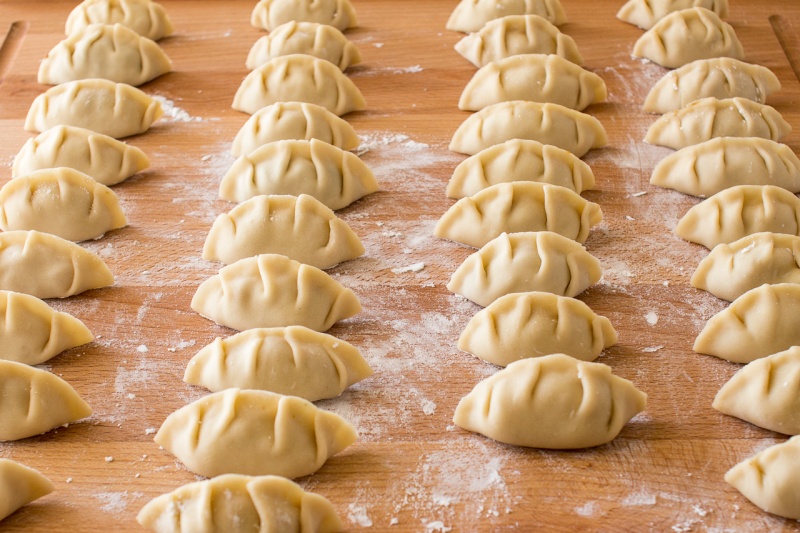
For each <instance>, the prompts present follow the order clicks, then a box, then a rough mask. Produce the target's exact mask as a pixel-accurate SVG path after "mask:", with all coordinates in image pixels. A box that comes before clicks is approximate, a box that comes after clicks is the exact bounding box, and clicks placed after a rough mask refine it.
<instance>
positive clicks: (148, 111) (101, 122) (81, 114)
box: [25, 79, 164, 139]
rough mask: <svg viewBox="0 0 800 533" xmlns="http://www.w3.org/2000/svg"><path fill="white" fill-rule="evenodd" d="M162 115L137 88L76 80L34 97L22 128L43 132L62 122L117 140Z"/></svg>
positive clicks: (135, 132)
mask: <svg viewBox="0 0 800 533" xmlns="http://www.w3.org/2000/svg"><path fill="white" fill-rule="evenodd" d="M87 109H91V110H92V112H91V113H87V112H86V110H87ZM163 114H164V110H163V109H162V108H161V104H160V103H158V101H157V100H154V99H152V98H150V97H149V96H147V95H146V94H145V93H143V92H142V91H140V90H139V89H137V88H136V87H131V86H130V85H125V84H124V83H114V82H113V81H108V80H100V79H94V80H79V81H73V82H70V83H64V84H62V85H59V86H57V87H52V88H50V89H48V90H47V92H45V93H43V94H40V95H39V96H37V97H36V99H35V100H34V101H33V104H32V105H31V108H30V110H29V111H28V116H27V118H26V119H25V129H26V130H28V131H38V132H43V131H45V130H48V129H50V128H52V127H54V126H58V125H61V124H63V125H66V126H77V127H79V128H86V129H87V130H92V131H96V132H97V133H102V134H104V135H109V136H111V137H114V138H116V139H119V138H122V137H127V136H129V135H136V134H138V133H144V132H146V131H147V130H148V129H149V128H150V125H151V124H153V122H155V121H156V120H158V119H159V118H161V116H162V115H163Z"/></svg>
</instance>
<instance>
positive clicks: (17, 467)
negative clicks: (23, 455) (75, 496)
mask: <svg viewBox="0 0 800 533" xmlns="http://www.w3.org/2000/svg"><path fill="white" fill-rule="evenodd" d="M53 490H55V488H54V487H53V484H52V483H51V482H50V480H49V479H47V478H46V477H44V476H43V475H42V474H40V473H39V471H38V470H34V469H33V468H29V467H27V466H25V465H21V464H19V463H16V462H14V461H11V460H9V459H2V458H0V520H2V519H4V518H5V517H7V516H9V515H10V514H11V513H13V512H14V511H16V510H17V509H19V508H20V507H22V506H24V505H28V504H29V503H31V502H32V501H34V500H38V499H39V498H41V497H42V496H47V495H48V494H50V493H51V492H53Z"/></svg>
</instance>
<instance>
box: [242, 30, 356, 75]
mask: <svg viewBox="0 0 800 533" xmlns="http://www.w3.org/2000/svg"><path fill="white" fill-rule="evenodd" d="M291 54H306V55H310V56H314V57H316V58H318V59H324V60H325V61H329V62H331V63H333V64H334V65H336V66H337V67H339V69H341V70H346V69H347V67H349V66H351V65H355V64H357V63H361V52H359V51H358V47H357V46H356V45H354V44H353V43H351V42H350V41H348V40H347V37H345V36H344V34H343V33H342V32H340V31H339V30H337V29H336V28H334V27H333V26H328V25H326V24H317V23H316V22H295V21H291V22H287V23H286V24H281V25H280V26H278V27H277V28H275V29H274V30H272V31H271V32H270V33H269V35H265V36H263V37H261V38H260V39H259V40H258V41H256V43H255V44H254V45H253V47H252V48H251V49H250V53H249V54H248V55H247V62H246V65H247V68H249V69H250V70H252V69H254V68H258V67H260V66H261V65H263V64H265V63H267V62H268V61H269V60H270V59H272V58H275V57H280V56H288V55H291Z"/></svg>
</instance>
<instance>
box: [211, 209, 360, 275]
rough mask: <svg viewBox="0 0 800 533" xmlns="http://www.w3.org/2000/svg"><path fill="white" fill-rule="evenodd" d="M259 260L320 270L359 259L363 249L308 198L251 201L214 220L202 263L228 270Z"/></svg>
mask: <svg viewBox="0 0 800 533" xmlns="http://www.w3.org/2000/svg"><path fill="white" fill-rule="evenodd" d="M259 254H281V255H285V256H287V257H289V258H290V259H294V260H295V261H299V262H301V263H305V264H307V265H311V266H314V267H317V268H321V269H326V268H331V267H333V266H336V265H338V264H339V263H342V262H344V261H349V260H350V259H355V258H356V257H360V256H361V255H363V254H364V245H362V244H361V240H359V238H358V236H357V235H356V234H355V233H354V232H353V230H352V229H350V226H348V225H347V222H345V221H343V220H341V219H340V218H337V217H336V215H335V214H334V213H333V211H331V210H330V209H328V208H327V207H325V206H324V205H323V204H322V203H320V202H319V201H318V200H315V199H314V198H313V197H311V196H308V195H306V194H303V195H300V197H299V198H298V197H295V196H255V197H253V198H251V199H249V200H247V201H246V202H244V203H241V204H239V205H238V206H236V207H234V208H233V210H232V211H231V212H230V213H227V214H222V215H220V216H218V217H217V220H216V221H215V222H214V225H213V226H212V227H211V231H210V232H209V233H208V237H207V238H206V243H205V246H204V247H203V259H207V260H209V261H222V262H223V263H225V264H231V263H235V262H236V261H238V260H239V259H244V258H245V257H252V256H255V255H259Z"/></svg>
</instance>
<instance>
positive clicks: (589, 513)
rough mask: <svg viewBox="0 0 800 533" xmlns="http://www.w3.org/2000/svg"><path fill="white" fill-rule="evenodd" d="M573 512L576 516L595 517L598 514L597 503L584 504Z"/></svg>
mask: <svg viewBox="0 0 800 533" xmlns="http://www.w3.org/2000/svg"><path fill="white" fill-rule="evenodd" d="M574 510H575V514H577V515H578V516H584V517H586V518H592V517H593V516H595V515H596V514H597V513H598V511H599V508H598V505H597V502H586V503H585V504H583V505H581V506H580V507H576V508H575V509H574Z"/></svg>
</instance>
